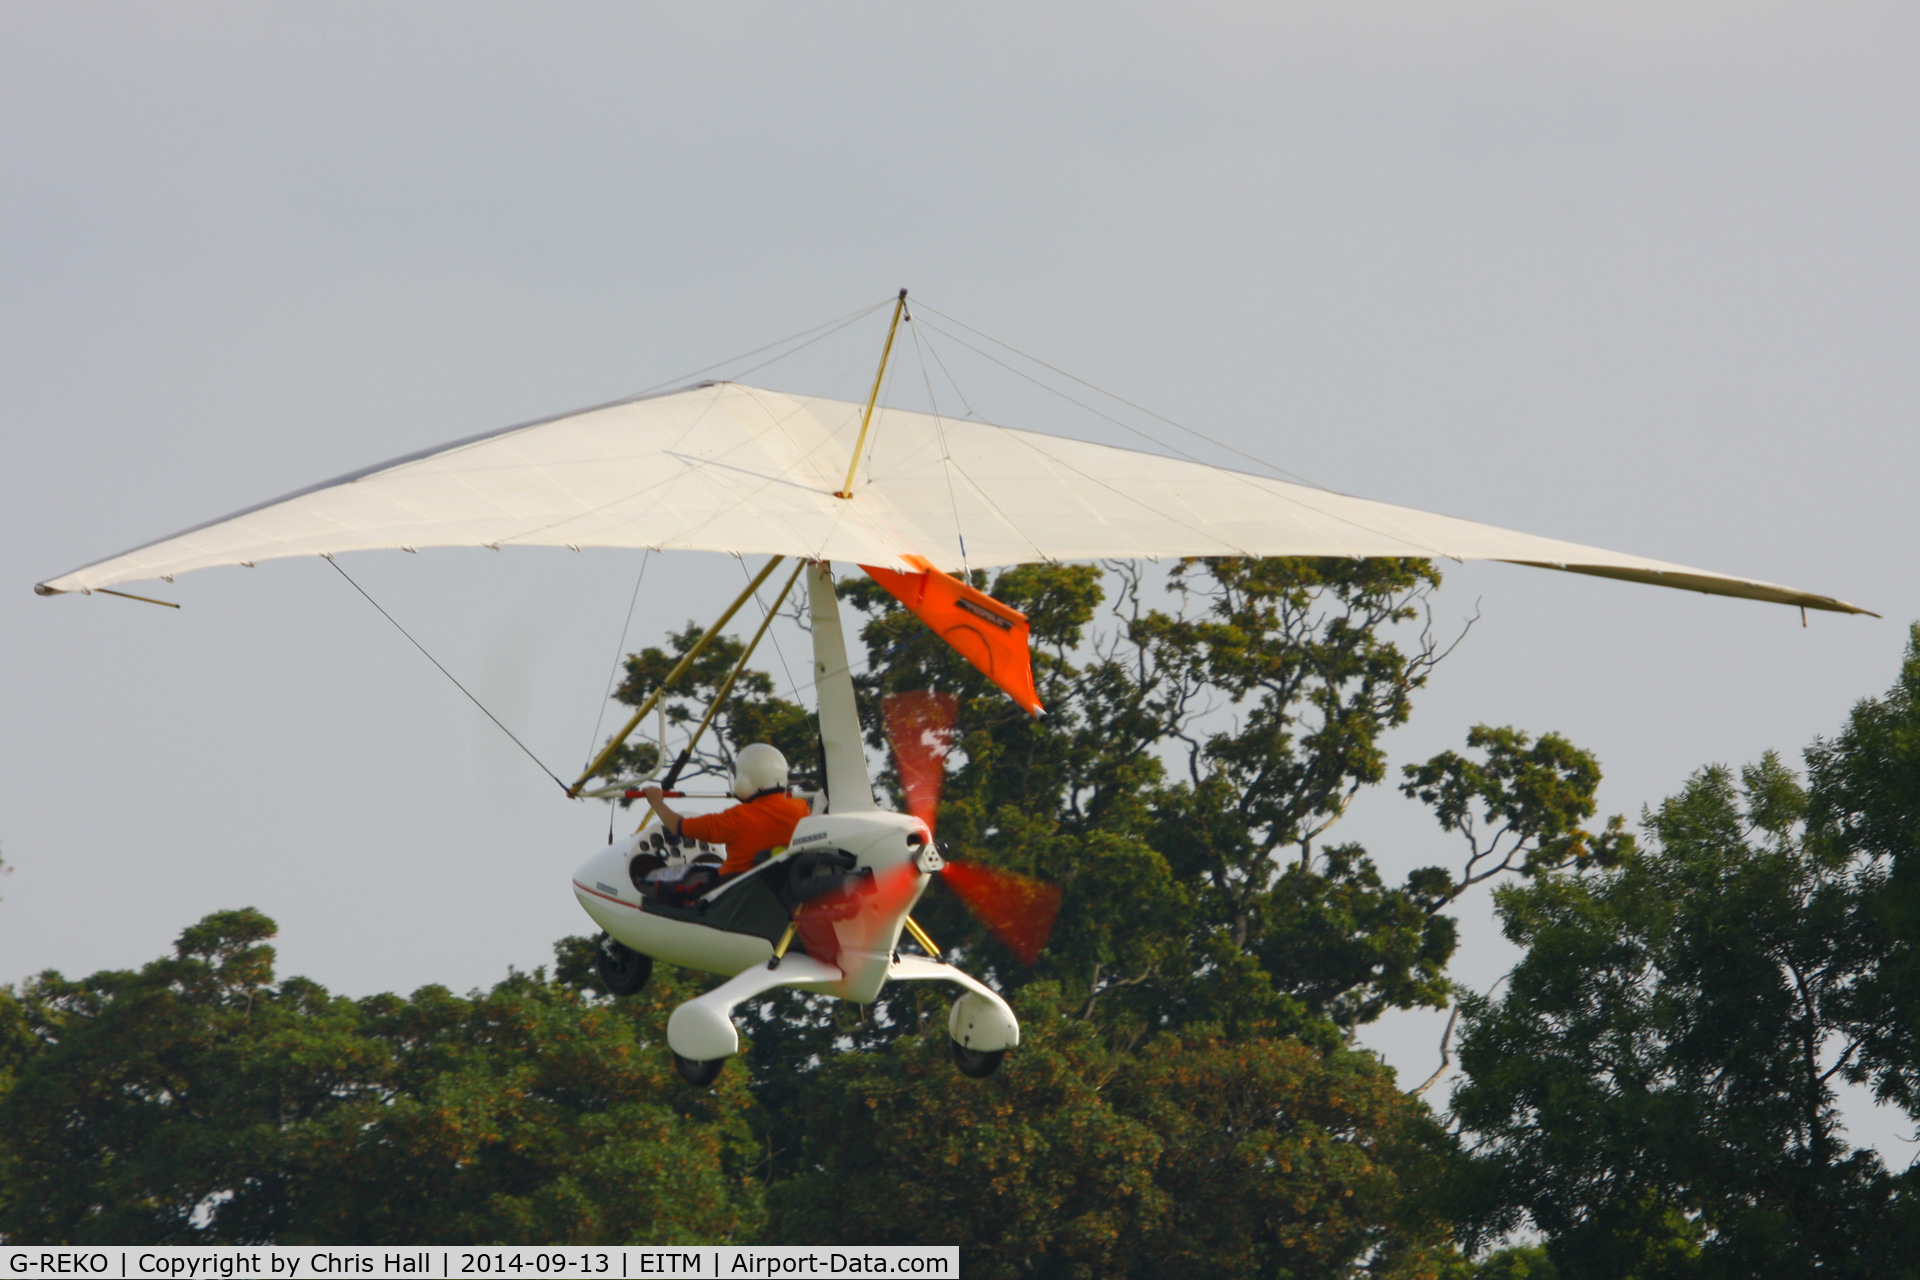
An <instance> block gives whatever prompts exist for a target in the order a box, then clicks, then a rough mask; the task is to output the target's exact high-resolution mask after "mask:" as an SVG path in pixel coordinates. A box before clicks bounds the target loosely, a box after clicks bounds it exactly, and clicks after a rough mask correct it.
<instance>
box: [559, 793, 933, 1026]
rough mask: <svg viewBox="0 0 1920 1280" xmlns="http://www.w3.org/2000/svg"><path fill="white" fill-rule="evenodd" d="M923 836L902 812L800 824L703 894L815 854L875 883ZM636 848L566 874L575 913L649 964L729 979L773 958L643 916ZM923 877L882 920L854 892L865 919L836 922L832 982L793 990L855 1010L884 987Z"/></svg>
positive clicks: (669, 920) (618, 847) (755, 938)
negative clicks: (838, 860)
mask: <svg viewBox="0 0 1920 1280" xmlns="http://www.w3.org/2000/svg"><path fill="white" fill-rule="evenodd" d="M926 839H927V829H926V826H925V824H924V823H922V822H921V821H920V820H919V819H918V818H914V817H910V816H909V815H907V814H904V813H886V812H883V811H880V810H877V809H872V810H864V811H857V812H854V813H845V814H831V813H828V814H822V815H819V816H815V817H809V818H804V819H802V820H801V822H800V824H799V826H797V827H795V828H794V832H793V840H792V842H791V843H789V844H788V846H787V849H786V851H785V852H784V853H782V854H780V855H778V857H776V858H775V859H772V860H770V861H768V862H766V863H762V864H761V866H760V867H758V868H755V869H754V870H753V871H750V872H747V873H745V874H744V875H741V876H736V877H734V878H733V879H731V880H729V881H727V882H726V883H725V884H723V885H721V886H720V887H719V888H718V889H715V890H714V891H713V892H712V893H711V894H709V895H707V897H708V901H709V903H713V902H717V901H718V900H719V899H720V898H721V897H723V896H724V895H726V894H727V893H728V892H730V891H732V890H734V889H736V888H738V887H739V886H741V885H742V884H743V882H745V881H746V880H748V879H749V878H751V877H754V876H757V875H760V874H762V872H763V871H764V869H765V868H767V867H771V866H773V865H774V864H775V863H776V862H779V861H781V860H784V859H788V858H792V857H794V856H796V855H798V854H801V853H804V852H807V851H809V850H814V849H839V850H843V851H845V852H847V853H850V854H852V855H853V857H854V860H855V865H856V867H857V868H862V869H866V868H870V869H871V870H872V871H873V873H874V875H875V876H876V877H879V876H883V875H885V874H886V873H888V872H896V874H897V869H898V868H901V867H903V866H905V865H908V864H911V863H913V862H914V859H915V855H916V854H917V853H918V851H919V849H920V847H921V846H922V845H923V844H924V843H925V842H926ZM639 844H640V837H638V836H634V837H632V838H630V839H627V840H623V841H620V842H618V843H616V844H611V845H608V846H607V847H606V848H604V849H602V850H599V851H598V852H596V853H595V854H594V855H593V856H592V857H591V858H589V859H587V861H586V862H585V863H584V864H583V865H582V866H581V867H580V869H579V870H578V871H576V872H574V875H573V893H574V896H575V897H576V898H578V899H579V900H580V905H581V907H583V908H584V909H585V910H586V913H587V914H588V915H589V916H591V917H593V919H594V921H595V923H597V924H598V925H599V926H600V927H601V928H602V929H605V930H606V931H607V933H608V935H609V936H611V937H612V938H613V939H614V940H615V941H616V942H620V943H623V944H624V945H626V946H628V947H631V948H633V950H635V951H638V952H640V953H641V954H643V955H649V956H652V957H653V958H654V959H656V960H664V961H666V962H667V963H669V964H677V965H681V966H683V967H685V968H689V969H702V970H705V971H707V972H709V973H718V974H724V975H726V976H728V977H732V976H733V975H735V974H738V973H740V972H742V971H743V970H746V969H749V968H751V967H753V966H754V965H764V964H765V963H766V962H767V961H768V960H770V959H772V958H773V943H772V942H771V941H769V940H768V939H767V938H765V937H763V936H760V935H759V934H753V933H740V932H734V931H731V930H727V929H720V928H715V927H713V926H712V925H709V924H703V923H700V922H698V921H693V920H686V919H681V918H678V917H677V916H673V915H668V914H663V913H662V912H660V911H659V910H658V909H657V908H655V909H654V910H649V908H650V907H654V904H653V903H651V902H649V901H648V900H647V899H645V898H643V897H642V895H641V893H640V890H639V889H638V888H637V887H636V886H635V884H634V877H633V875H632V872H631V871H630V864H631V863H632V861H633V859H634V857H635V856H636V854H637V853H638V851H639ZM927 880H928V877H926V876H921V875H915V876H914V878H913V883H912V889H911V891H910V892H909V893H908V894H907V895H906V899H905V901H904V903H902V904H896V905H895V907H894V908H893V910H892V912H891V918H890V919H885V920H882V919H878V918H875V916H874V914H873V913H874V912H875V911H876V904H875V903H874V902H873V901H872V900H871V899H870V898H868V896H867V895H861V901H862V903H863V905H862V908H861V910H862V912H863V915H862V916H857V917H855V918H854V919H851V920H846V921H842V922H840V923H838V924H836V925H835V926H834V930H835V932H836V934H838V935H839V938H840V941H841V950H840V954H839V956H838V958H837V964H838V966H839V969H840V978H839V980H837V981H833V982H816V983H806V984H795V985H801V986H802V987H803V989H805V990H812V991H818V992H822V993H824V994H829V995H835V996H839V997H841V998H842V999H846V1000H853V1001H856V1002H859V1003H863V1004H864V1003H868V1002H870V1001H872V1000H873V998H874V997H875V996H876V995H878V994H879V991H880V987H881V985H882V984H883V983H884V982H885V981H886V977H887V966H888V964H889V963H890V962H891V960H892V956H893V950H894V948H895V946H897V945H898V942H899V937H900V930H901V928H902V925H903V923H904V921H905V919H906V916H907V913H908V912H909V911H911V910H912V909H913V906H914V904H915V903H917V902H918V901H919V900H920V895H921V894H923V893H925V892H926V888H927ZM795 950H798V947H797V946H796V948H795Z"/></svg>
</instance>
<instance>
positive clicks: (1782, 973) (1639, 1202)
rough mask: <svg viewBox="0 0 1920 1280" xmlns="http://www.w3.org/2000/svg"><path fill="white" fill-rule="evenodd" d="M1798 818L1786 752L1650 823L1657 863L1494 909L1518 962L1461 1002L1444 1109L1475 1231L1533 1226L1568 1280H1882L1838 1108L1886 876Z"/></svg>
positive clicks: (1883, 1261)
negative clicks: (1462, 1017) (1462, 1162)
mask: <svg viewBox="0 0 1920 1280" xmlns="http://www.w3.org/2000/svg"><path fill="white" fill-rule="evenodd" d="M1805 803H1806V801H1805V796H1804V793H1803V792H1802V791H1801V789H1800V787H1799V784H1798V782H1797V781H1796V780H1795V779H1794V777H1793V775H1792V773H1791V771H1790V770H1788V769H1787V768H1786V767H1785V766H1784V765H1783V764H1782V763H1781V762H1780V760H1779V759H1778V758H1777V757H1775V756H1773V755H1768V756H1767V757H1765V758H1764V759H1763V760H1762V761H1761V762H1760V763H1759V764H1757V765H1755V766H1753V767H1751V768H1749V769H1747V770H1746V771H1745V772H1744V774H1743V777H1742V781H1741V783H1739V784H1736V783H1735V781H1734V778H1733V776H1732V774H1731V773H1730V772H1729V771H1728V770H1726V769H1723V768H1711V769H1707V770H1703V771H1702V772H1701V773H1699V774H1698V775H1696V776H1695V777H1694V779H1693V780H1692V781H1691V782H1690V783H1689V784H1688V786H1687V788H1686V789H1685V790H1684V791H1682V792H1681V793H1680V794H1679V795H1677V796H1674V797H1673V798H1671V799H1669V800H1667V801H1666V802H1665V803H1663V804H1662V805H1661V806H1660V807H1659V809H1657V810H1655V811H1652V812H1650V813H1649V814H1648V815H1647V817H1646V827H1647V830H1648V833H1649V835H1650V836H1651V837H1652V839H1653V842H1654V846H1653V848H1651V849H1649V850H1645V851H1627V852H1624V853H1623V854H1622V855H1621V856H1620V858H1619V861H1618V865H1617V866H1616V867H1614V868H1612V869H1610V870H1603V871H1593V872H1588V873H1586V874H1581V873H1579V872H1578V871H1577V870H1576V871H1575V872H1574V873H1569V874H1555V875H1545V876H1542V877H1540V878H1539V879H1537V880H1535V881H1534V882H1532V883H1530V884H1525V885H1516V886H1510V887H1507V888H1505V889H1502V890H1500V891H1499V893H1498V902H1499V907H1500V914H1501V919H1502V922H1503V928H1504V930H1505V932H1506V934H1507V936H1508V937H1509V938H1510V939H1512V940H1513V941H1514V942H1515V943H1516V944H1518V945H1519V946H1521V947H1522V948H1524V949H1525V951H1526V955H1525V957H1524V958H1523V959H1522V961H1521V962H1520V964H1519V965H1518V966H1517V967H1516V968H1515V969H1514V971H1513V972H1512V974H1511V975H1510V976H1509V978H1508V981H1507V985H1506V990H1505V992H1504V993H1503V994H1502V995H1501V996H1500V998H1499V999H1498V1000H1489V999H1475V1000H1472V1001H1469V1002H1467V1003H1466V1004H1465V1006H1464V1008H1465V1013H1466V1023H1465V1025H1466V1031H1465V1034H1464V1036H1463V1039H1462V1043H1461V1048H1460V1062H1461V1066H1462V1068H1463V1070H1464V1071H1465V1073H1466V1075H1467V1082H1466V1083H1465V1084H1464V1085H1463V1086H1462V1087H1461V1088H1460V1089H1459V1090H1458V1091H1457V1092H1456V1093H1455V1095H1454V1099H1453V1109H1454V1113H1455V1115H1456V1117H1457V1118H1458V1120H1459V1122H1460V1124H1461V1125H1462V1126H1463V1128H1464V1129H1465V1130H1466V1131H1467V1132H1469V1133H1471V1134H1474V1135H1476V1136H1477V1138H1478V1143H1477V1146H1476V1148H1475V1164H1476V1166H1477V1170H1478V1181H1477V1185H1476V1193H1477V1195H1478V1196H1479V1207H1478V1214H1477V1220H1478V1225H1479V1226H1480V1228H1481V1229H1482V1230H1483V1231H1485V1232H1488V1233H1491V1234H1498V1233H1499V1232H1500V1231H1503V1230H1506V1229H1508V1228H1510V1227H1512V1226H1513V1225H1515V1223H1516V1221H1517V1218H1516V1215H1518V1214H1524V1215H1525V1217H1526V1219H1528V1220H1530V1221H1531V1222H1532V1223H1533V1224H1534V1225H1535V1226H1536V1227H1537V1228H1538V1229H1539V1230H1541V1231H1542V1232H1544V1233H1545V1235H1546V1237H1547V1246H1548V1248H1549V1251H1550V1253H1551V1255H1552V1258H1553V1261H1554V1264H1555V1265H1556V1266H1557V1268H1558V1269H1559V1272H1560V1274H1562V1275H1564V1276H1566V1277H1569V1278H1570V1280H1571V1278H1573V1277H1588V1276H1590V1277H1596V1278H1597V1277H1629V1276H1649V1277H1651V1276H1721V1275H1753V1274H1758V1273H1759V1272H1760V1271H1762V1270H1765V1269H1778V1270H1781V1271H1784V1272H1787V1273H1792V1274H1811V1273H1814V1272H1816V1271H1817V1272H1819V1273H1820V1274H1830V1275H1858V1276H1869V1275H1888V1274H1892V1273H1891V1272H1890V1271H1889V1270H1888V1269H1887V1267H1888V1260H1889V1259H1891V1258H1892V1257H1894V1256H1896V1253H1897V1250H1896V1247H1895V1241H1896V1240H1897V1239H1898V1237H1899V1236H1900V1234H1901V1232H1902V1228H1901V1226H1900V1224H1899V1222H1898V1221H1897V1216H1896V1214H1895V1213H1894V1211H1893V1208H1892V1195H1893V1190H1894V1187H1893V1182H1892V1180H1891V1179H1890V1178H1889V1177H1888V1176H1887V1175H1886V1173H1885V1171H1884V1170H1883V1169H1882V1168H1881V1166H1880V1163H1879V1161H1878V1159H1877V1158H1876V1157H1875V1156H1874V1155H1873V1154H1872V1153H1871V1152H1868V1151H1856V1150H1851V1149H1850V1148H1848V1146H1847V1144H1846V1143H1845V1142H1844V1141H1843V1140H1842V1136H1841V1131H1840V1127H1839V1122H1838V1117H1837V1114H1836V1109H1835V1092H1834V1089H1835V1085H1836V1083H1837V1082H1838V1080H1840V1079H1841V1078H1858V1076H1859V1072H1860V1064H1859V1056H1858V1055H1859V1054H1860V1052H1861V1049H1862V1047H1863V1035H1862V1030H1863V1028H1862V1025H1861V1023H1860V1020H1859V1013H1860V1002H1859V997H1860V994H1861V992H1862V990H1863V987H1864V986H1865V985H1866V984H1868V983H1870V982H1871V981H1872V980H1873V978H1874V975H1875V973H1876V970H1877V969H1878V967H1879V964H1880V961H1881V959H1882V952H1881V950H1880V948H1879V947H1878V946H1877V945H1876V933H1877V931H1876V928H1875V925H1874V918H1873V909H1874V902H1875V899H1876V896H1877V894H1878V892H1879V890H1880V887H1881V877H1880V876H1879V875H1878V874H1877V872H1876V871H1875V869H1874V868H1873V866H1872V865H1871V863H1870V862H1867V861H1864V860H1858V859H1837V858H1833V857H1830V856H1825V855H1823V854H1822V853H1821V852H1819V851H1817V850H1816V849H1814V848H1813V847H1812V846H1810V844H1809V843H1808V842H1807V841H1806V840H1804V839H1803V838H1801V835H1800V834H1799V832H1798V830H1797V827H1796V824H1795V821H1794V819H1795V818H1796V817H1797V815H1799V814H1800V813H1801V812H1803V811H1804V809H1805Z"/></svg>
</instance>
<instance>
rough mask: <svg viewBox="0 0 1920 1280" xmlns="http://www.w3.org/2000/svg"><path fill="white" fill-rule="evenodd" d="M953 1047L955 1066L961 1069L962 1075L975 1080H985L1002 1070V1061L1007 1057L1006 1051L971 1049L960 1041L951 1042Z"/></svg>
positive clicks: (949, 1042)
mask: <svg viewBox="0 0 1920 1280" xmlns="http://www.w3.org/2000/svg"><path fill="white" fill-rule="evenodd" d="M947 1043H948V1044H950V1045H952V1046H953V1065H954V1066H956V1067H958V1068H960V1074H961V1075H963V1076H971V1077H973V1078H974V1079H975V1080H985V1079H986V1078H987V1077H988V1076H990V1075H992V1074H993V1073H994V1072H996V1071H998V1070H999V1069H1000V1059H1002V1058H1004V1057H1006V1056H1007V1051H1006V1050H1005V1049H969V1048H967V1046H965V1045H963V1044H961V1043H960V1042H959V1041H958V1040H949V1041H948V1042H947Z"/></svg>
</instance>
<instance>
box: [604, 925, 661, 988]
mask: <svg viewBox="0 0 1920 1280" xmlns="http://www.w3.org/2000/svg"><path fill="white" fill-rule="evenodd" d="M593 967H594V970H595V971H596V972H598V973H599V975H600V982H601V985H603V986H605V987H606V989H607V990H609V991H611V992H613V994H615V995H617V996H630V995H632V994H633V993H634V992H636V991H638V990H639V989H640V988H642V987H644V986H646V985H647V979H648V978H651V977H652V976H653V957H652V956H648V955H642V954H640V953H639V952H638V951H635V950H634V949H633V948H632V947H628V946H623V945H622V944H620V943H618V942H615V941H614V940H613V939H612V938H602V939H600V945H599V946H598V947H596V948H595V949H594V952H593Z"/></svg>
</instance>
